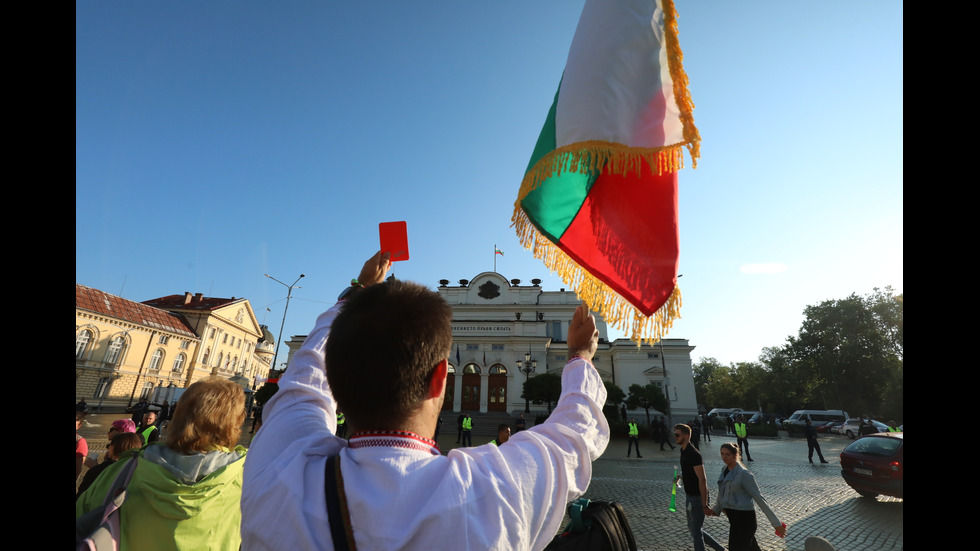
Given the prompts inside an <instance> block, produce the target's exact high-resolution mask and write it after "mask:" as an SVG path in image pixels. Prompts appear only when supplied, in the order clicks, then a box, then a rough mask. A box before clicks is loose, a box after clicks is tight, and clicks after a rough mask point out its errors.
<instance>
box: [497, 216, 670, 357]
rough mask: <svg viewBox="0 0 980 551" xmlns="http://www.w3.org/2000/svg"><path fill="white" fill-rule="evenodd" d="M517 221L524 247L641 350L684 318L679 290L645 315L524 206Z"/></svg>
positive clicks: (591, 308) (661, 336) (514, 219)
mask: <svg viewBox="0 0 980 551" xmlns="http://www.w3.org/2000/svg"><path fill="white" fill-rule="evenodd" d="M513 221H514V225H515V226H516V229H517V237H518V239H520V241H521V245H523V246H524V247H525V248H526V249H529V250H530V251H531V252H532V254H534V258H537V259H539V260H541V261H542V262H544V265H545V266H546V267H547V268H548V269H549V270H551V271H552V272H555V273H556V274H558V277H560V278H561V280H562V281H564V282H565V284H566V285H568V286H569V287H571V289H572V290H573V291H575V294H577V295H578V297H579V298H580V299H581V300H582V301H584V302H585V303H586V304H587V305H588V306H589V309H590V310H592V311H593V312H597V313H599V315H601V316H602V318H603V319H604V320H606V323H608V324H610V325H612V326H613V327H615V328H617V329H619V330H621V331H623V332H625V333H626V334H627V335H629V338H630V340H632V341H633V342H635V343H636V346H637V347H639V346H640V345H641V344H642V343H644V342H646V343H649V344H653V343H655V342H656V341H658V340H660V339H662V338H663V337H664V335H666V334H667V332H668V331H669V330H670V328H671V326H672V325H673V324H674V320H675V319H680V317H681V314H680V310H681V290H680V288H679V287H674V291H673V292H672V293H671V295H670V297H669V298H668V299H667V302H665V303H664V305H663V306H661V307H660V309H658V310H657V311H656V312H654V313H653V315H651V316H645V315H644V314H643V313H642V312H640V311H639V310H637V309H636V307H635V306H633V305H632V304H630V302H629V301H627V300H626V299H624V298H623V297H621V296H619V294H618V293H616V291H614V290H613V289H611V288H610V287H609V286H608V285H606V284H605V283H603V282H602V281H601V280H599V278H597V277H595V276H594V275H592V274H591V273H589V272H588V271H587V270H586V269H585V268H582V267H581V266H579V265H578V263H577V262H575V261H574V260H572V259H571V258H570V257H569V256H568V255H567V254H565V252H564V251H562V250H561V249H560V248H558V247H557V246H556V245H555V244H554V243H552V242H551V241H550V240H549V239H548V238H547V237H545V236H543V235H541V234H540V233H539V232H538V230H537V228H535V227H534V224H532V223H531V220H530V219H528V217H527V214H526V213H525V212H524V210H523V209H520V207H518V209H517V210H516V211H515V212H514V218H513Z"/></svg>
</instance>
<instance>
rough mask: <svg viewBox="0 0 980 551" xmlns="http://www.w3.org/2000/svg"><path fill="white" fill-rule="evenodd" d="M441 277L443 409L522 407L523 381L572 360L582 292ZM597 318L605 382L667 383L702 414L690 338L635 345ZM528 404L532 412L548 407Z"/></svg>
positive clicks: (676, 399) (683, 403) (681, 408)
mask: <svg viewBox="0 0 980 551" xmlns="http://www.w3.org/2000/svg"><path fill="white" fill-rule="evenodd" d="M439 283H440V285H439V287H438V292H439V294H440V295H442V297H443V298H444V299H446V302H448V303H449V305H450V306H451V307H452V309H453V322H452V328H453V348H452V351H451V352H450V355H449V363H450V367H449V380H448V381H447V384H446V400H445V404H444V406H443V409H444V410H445V411H447V412H448V411H452V412H459V411H469V412H481V413H487V412H509V413H517V412H523V411H524V407H525V403H524V399H523V398H521V391H522V389H523V384H524V381H525V379H526V378H528V377H534V376H535V375H537V374H541V373H561V370H562V369H563V368H564V366H565V363H566V362H567V360H568V343H567V342H566V338H567V334H568V324H569V322H570V321H571V319H572V314H573V313H574V312H575V308H576V307H577V306H578V304H579V300H578V297H577V296H576V295H575V293H574V292H571V291H566V290H565V289H560V290H557V291H546V290H544V289H542V288H541V286H540V281H539V280H537V279H532V280H531V281H530V283H529V284H522V283H521V281H520V280H518V279H512V280H507V279H506V278H504V276H502V275H501V274H499V273H497V272H483V273H481V274H479V275H477V276H476V277H474V278H473V279H470V280H466V279H462V280H459V282H458V283H457V284H455V285H452V284H450V282H449V281H448V280H445V279H444V280H441V281H440V282H439ZM596 324H597V326H598V329H599V349H598V351H597V352H596V355H595V358H594V363H595V366H596V369H598V370H599V373H600V374H601V375H602V378H603V379H604V380H606V381H611V382H613V383H615V384H616V385H617V386H619V387H620V388H622V389H623V390H624V391H626V392H628V391H629V387H630V385H633V384H639V385H640V386H646V385H647V384H649V383H653V384H655V385H657V386H659V387H661V388H662V389H665V391H666V393H667V395H668V396H669V399H670V409H671V411H670V414H671V416H672V417H673V419H674V420H676V421H680V420H684V419H687V418H690V417H693V416H694V415H695V414H696V413H697V410H698V406H697V399H696V398H695V393H694V377H693V373H692V364H691V351H692V350H694V347H693V346H691V345H690V344H689V343H688V341H687V340H686V339H671V338H667V339H664V340H663V342H662V343H656V344H654V345H653V346H651V345H647V344H644V345H643V346H641V347H639V348H637V346H636V343H634V342H632V341H630V340H629V339H616V340H614V341H609V339H608V331H607V328H606V323H605V321H603V320H602V319H601V318H600V317H599V316H596ZM305 339H306V336H305V335H294V336H293V337H292V338H291V339H290V340H289V341H288V342H287V343H286V344H287V345H288V346H289V356H290V359H291V358H292V355H293V354H294V353H295V352H296V351H297V350H299V348H300V347H301V346H302V344H303V341H304V340H305ZM665 367H666V371H665ZM531 407H532V411H538V410H540V411H544V410H545V408H546V406H544V405H540V406H534V405H532V406H531ZM636 413H637V415H638V416H639V415H640V414H641V413H642V412H636ZM652 413H653V412H651V414H652Z"/></svg>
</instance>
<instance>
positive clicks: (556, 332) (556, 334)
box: [551, 321, 564, 341]
mask: <svg viewBox="0 0 980 551" xmlns="http://www.w3.org/2000/svg"><path fill="white" fill-rule="evenodd" d="M551 338H553V339H555V340H556V341H561V340H564V339H562V338H561V322H560V321H553V322H551Z"/></svg>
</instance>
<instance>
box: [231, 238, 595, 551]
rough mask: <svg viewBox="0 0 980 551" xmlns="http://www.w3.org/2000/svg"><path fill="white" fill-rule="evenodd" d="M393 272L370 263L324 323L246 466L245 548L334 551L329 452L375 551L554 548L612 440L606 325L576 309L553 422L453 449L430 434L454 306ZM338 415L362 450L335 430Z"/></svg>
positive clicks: (358, 534)
mask: <svg viewBox="0 0 980 551" xmlns="http://www.w3.org/2000/svg"><path fill="white" fill-rule="evenodd" d="M390 266H391V263H390V261H389V255H388V254H384V255H382V254H381V253H380V252H379V253H377V254H375V255H374V257H372V258H371V259H369V260H368V261H367V262H366V263H365V264H364V267H363V269H362V270H361V274H360V276H359V277H358V279H357V280H356V281H355V282H352V287H351V288H350V289H348V290H347V291H345V292H344V294H342V295H341V299H342V300H341V301H339V302H338V304H336V305H335V306H333V307H332V308H330V309H329V310H328V311H327V312H325V313H324V314H322V315H321V316H320V317H319V318H318V319H317V323H316V326H315V327H314V329H313V330H312V331H311V332H310V334H309V335H308V336H307V338H306V342H305V343H304V344H303V347H302V348H301V349H300V351H299V352H297V353H296V355H295V356H294V357H293V360H292V362H291V363H290V365H289V369H287V370H286V374H285V375H284V376H283V377H282V378H281V379H280V381H279V392H278V393H277V394H276V395H275V396H274V397H273V398H272V399H271V400H270V401H269V402H268V404H267V405H266V408H265V412H264V415H263V417H264V421H265V424H264V428H263V430H262V431H260V432H259V433H258V434H257V435H256V438H255V440H253V442H252V447H251V449H250V450H249V454H248V457H247V459H246V463H245V475H244V484H243V489H242V547H243V549H246V550H248V549H277V550H278V549H328V550H329V549H333V548H334V545H333V539H332V536H331V530H330V526H329V521H328V514H327V506H326V497H325V490H324V481H325V475H324V469H325V466H326V462H327V458H328V457H330V456H339V462H340V471H341V474H342V479H343V482H342V484H343V497H342V499H343V500H344V501H345V502H346V506H347V508H348V511H349V519H350V529H351V531H352V534H353V540H354V543H355V544H356V547H357V548H358V549H360V550H361V551H365V550H369V549H420V550H426V551H428V550H432V549H508V550H510V549H532V550H538V549H542V548H544V547H545V546H546V545H547V544H548V543H549V542H550V540H551V539H552V537H553V536H554V535H555V533H556V532H557V531H558V528H559V524H560V523H561V520H562V517H563V515H564V510H565V505H566V504H567V503H568V502H569V501H571V500H574V499H576V498H578V497H579V496H581V495H582V494H583V493H584V492H585V490H586V489H587V488H588V485H589V481H590V479H591V477H592V461H594V460H595V459H596V458H597V457H599V456H600V455H601V454H602V452H603V450H604V449H605V447H606V445H607V444H608V442H609V426H608V425H607V423H606V420H605V417H604V416H603V415H602V404H603V403H604V402H605V399H606V391H605V387H604V386H603V384H602V380H601V379H600V377H599V374H598V372H596V370H595V368H594V367H593V366H592V363H591V361H592V356H593V355H594V354H595V350H596V346H597V343H598V331H597V330H596V327H595V319H594V318H593V317H592V316H591V315H590V314H589V312H588V309H587V308H586V307H585V306H584V305H582V306H579V308H578V309H577V310H576V312H575V315H574V317H573V319H572V322H571V325H570V326H569V333H568V340H567V343H568V357H569V358H570V359H569V361H568V363H567V364H566V365H565V368H564V370H563V372H562V394H561V398H560V399H559V401H558V405H557V406H556V407H555V409H554V410H553V411H552V413H551V416H550V417H549V418H548V421H546V422H545V423H542V424H539V425H536V426H535V427H533V428H532V429H530V430H526V431H521V432H520V433H518V434H516V435H514V436H512V437H511V438H510V441H509V442H508V443H507V445H506V446H500V447H498V446H489V445H485V446H478V447H475V448H459V449H454V450H452V451H450V452H449V453H448V454H447V455H441V453H440V452H439V449H438V446H437V445H436V443H435V442H433V441H432V440H431V439H430V438H431V437H432V435H433V433H434V431H435V428H436V423H437V419H438V415H439V412H440V411H441V409H442V403H443V396H444V393H445V386H446V374H447V372H448V358H449V353H450V349H451V345H452V329H451V327H450V321H451V318H452V310H451V309H450V308H449V306H448V305H447V304H446V302H445V301H444V300H443V299H442V297H441V296H439V294H438V293H435V292H433V291H431V290H429V289H427V288H425V287H424V286H421V285H417V284H413V283H405V282H400V281H388V282H385V275H386V274H387V271H388V269H389V268H390ZM328 336H329V339H328ZM327 365H329V369H327V368H326V367H325V366H327ZM338 406H339V407H340V408H341V409H342V410H343V411H344V413H345V414H346V417H347V423H348V425H350V431H351V436H350V440H349V442H348V441H345V440H343V439H341V438H338V437H336V436H334V433H335V431H336V410H337V408H338Z"/></svg>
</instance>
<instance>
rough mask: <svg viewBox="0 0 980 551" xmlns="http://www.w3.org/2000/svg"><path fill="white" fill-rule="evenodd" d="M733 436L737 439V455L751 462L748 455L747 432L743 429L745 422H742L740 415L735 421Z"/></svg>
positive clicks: (750, 457)
mask: <svg viewBox="0 0 980 551" xmlns="http://www.w3.org/2000/svg"><path fill="white" fill-rule="evenodd" d="M735 436H736V438H738V449H739V452H740V453H739V455H740V456H742V457H744V458H746V459H747V460H749V461H752V456H751V455H749V440H748V431H747V430H746V428H745V422H744V421H742V416H741V415H739V416H738V417H737V418H736V419H735Z"/></svg>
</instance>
